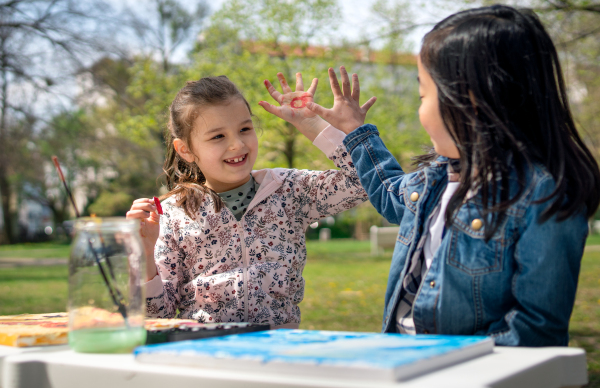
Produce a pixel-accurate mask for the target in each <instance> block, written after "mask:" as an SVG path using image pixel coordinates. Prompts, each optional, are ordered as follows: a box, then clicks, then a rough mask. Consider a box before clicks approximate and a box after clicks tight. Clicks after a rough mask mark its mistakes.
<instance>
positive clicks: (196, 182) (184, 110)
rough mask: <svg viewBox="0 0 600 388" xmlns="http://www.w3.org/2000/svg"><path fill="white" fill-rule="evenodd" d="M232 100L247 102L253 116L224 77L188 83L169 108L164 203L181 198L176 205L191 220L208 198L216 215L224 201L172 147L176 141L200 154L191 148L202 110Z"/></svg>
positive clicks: (233, 85)
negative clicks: (207, 197) (195, 127)
mask: <svg viewBox="0 0 600 388" xmlns="http://www.w3.org/2000/svg"><path fill="white" fill-rule="evenodd" d="M232 98H239V99H241V100H242V101H244V103H245V104H246V106H247V107H248V111H249V112H250V115H252V110H251V109H250V105H249V104H248V101H246V99H245V98H244V96H243V95H242V93H241V92H240V91H239V89H238V88H237V87H236V86H235V84H234V83H233V82H231V81H230V80H229V78H227V77H226V76H224V75H221V76H218V77H203V78H201V79H199V80H198V81H188V82H186V84H185V86H184V87H183V88H182V89H181V90H180V91H179V92H178V93H177V96H175V99H174V100H173V103H171V106H170V107H169V123H168V125H167V129H166V130H165V142H166V145H167V153H166V158H165V163H164V165H163V171H164V173H165V175H166V178H167V189H168V190H169V192H168V193H167V194H165V195H163V196H162V197H161V200H162V199H165V198H169V197H171V196H173V195H175V196H176V197H177V198H178V199H177V202H176V204H177V206H180V207H182V208H183V210H184V211H185V213H186V214H187V215H188V216H189V217H190V218H191V217H192V215H193V214H194V213H196V212H197V211H198V208H199V207H200V203H201V202H202V200H203V199H204V196H205V195H209V196H210V198H212V200H213V203H214V206H215V211H217V212H219V211H221V208H222V207H223V201H222V200H221V197H219V195H218V194H217V193H216V192H215V191H213V190H212V189H210V188H208V187H206V185H205V183H206V178H205V177H204V174H203V173H202V171H201V170H200V168H199V167H198V165H197V164H196V163H195V162H192V163H188V162H187V161H186V160H185V159H183V158H181V157H180V156H179V154H178V153H177V151H175V147H174V146H173V140H175V139H181V140H183V141H184V142H185V143H186V144H187V145H188V147H190V149H191V150H192V152H194V153H196V152H198V150H193V149H192V143H191V141H190V139H191V135H192V132H193V129H194V121H195V120H196V118H198V116H199V114H200V110H201V109H202V108H203V107H206V106H212V105H221V104H227V103H228V102H229V101H230V100H231V99H232Z"/></svg>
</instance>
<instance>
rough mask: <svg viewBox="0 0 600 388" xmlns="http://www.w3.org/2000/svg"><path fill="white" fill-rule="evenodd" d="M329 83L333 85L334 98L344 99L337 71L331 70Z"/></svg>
mask: <svg viewBox="0 0 600 388" xmlns="http://www.w3.org/2000/svg"><path fill="white" fill-rule="evenodd" d="M329 83H330V84H331V91H332V92H333V97H334V98H337V97H343V95H342V90H341V89H340V84H339V82H338V79H337V76H336V75H335V71H334V70H333V68H331V67H330V68H329Z"/></svg>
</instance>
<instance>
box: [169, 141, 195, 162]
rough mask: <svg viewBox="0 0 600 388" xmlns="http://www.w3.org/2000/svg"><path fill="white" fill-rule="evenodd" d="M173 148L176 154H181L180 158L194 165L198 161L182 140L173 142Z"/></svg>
mask: <svg viewBox="0 0 600 388" xmlns="http://www.w3.org/2000/svg"><path fill="white" fill-rule="evenodd" d="M173 147H174V148H175V152H177V153H178V154H179V156H180V157H181V158H182V159H183V160H185V161H186V162H188V163H194V162H195V161H196V155H194V153H193V152H192V150H190V147H188V145H187V144H185V142H184V141H183V140H181V139H175V140H173Z"/></svg>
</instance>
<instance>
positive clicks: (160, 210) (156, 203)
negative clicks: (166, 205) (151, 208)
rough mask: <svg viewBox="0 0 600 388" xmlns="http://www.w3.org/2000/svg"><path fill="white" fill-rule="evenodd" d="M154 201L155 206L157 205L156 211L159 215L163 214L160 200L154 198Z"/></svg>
mask: <svg viewBox="0 0 600 388" xmlns="http://www.w3.org/2000/svg"><path fill="white" fill-rule="evenodd" d="M152 199H153V200H154V204H155V205H156V211H157V212H158V214H163V211H162V206H160V200H159V199H158V198H156V197H152Z"/></svg>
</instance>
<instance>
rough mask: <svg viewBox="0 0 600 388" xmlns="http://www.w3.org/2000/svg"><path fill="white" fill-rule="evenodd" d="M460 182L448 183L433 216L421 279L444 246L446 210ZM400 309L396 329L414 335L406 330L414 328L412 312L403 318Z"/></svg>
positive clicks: (426, 240)
mask: <svg viewBox="0 0 600 388" xmlns="http://www.w3.org/2000/svg"><path fill="white" fill-rule="evenodd" d="M459 184H460V182H448V185H447V186H446V189H445V190H444V193H443V194H442V199H441V200H440V205H439V206H436V208H435V210H434V213H433V214H432V216H431V217H432V219H431V222H430V224H429V230H428V231H427V236H426V237H425V245H424V246H423V256H424V258H425V260H424V261H423V267H422V268H421V279H423V278H425V272H427V270H428V269H429V267H431V262H432V261H433V256H434V255H435V253H436V252H437V250H438V249H439V247H440V245H441V244H442V235H443V234H444V227H445V223H446V220H445V214H446V209H447V208H448V202H450V198H452V195H453V194H454V193H455V192H456V190H457V189H458V185H459ZM399 312H400V309H397V313H396V329H397V331H398V332H399V333H404V334H414V330H411V331H407V330H406V328H407V327H408V328H414V327H415V324H414V322H413V318H412V311H411V313H410V316H409V317H406V318H405V317H403V316H402V315H401V314H399Z"/></svg>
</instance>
